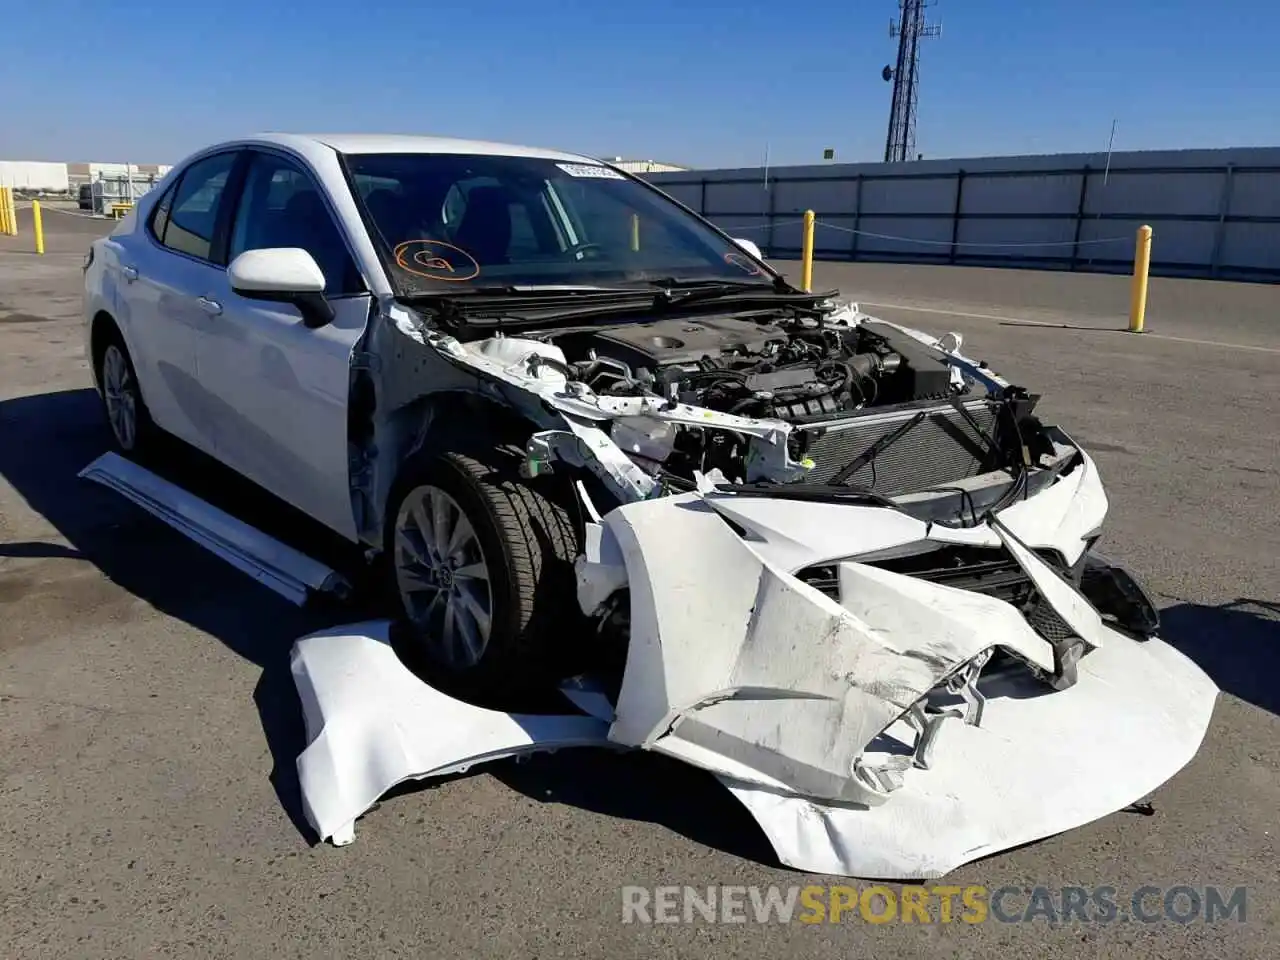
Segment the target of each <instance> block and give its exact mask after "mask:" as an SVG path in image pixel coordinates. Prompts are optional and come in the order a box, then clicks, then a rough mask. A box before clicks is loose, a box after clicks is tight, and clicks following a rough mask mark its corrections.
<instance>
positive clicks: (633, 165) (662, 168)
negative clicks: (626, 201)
mask: <svg viewBox="0 0 1280 960" xmlns="http://www.w3.org/2000/svg"><path fill="white" fill-rule="evenodd" d="M609 162H610V163H612V164H613V165H614V166H615V167H617V168H618V169H619V170H625V171H627V173H673V172H675V171H677V170H688V169H689V168H688V167H677V166H676V165H675V164H674V163H661V162H660V161H658V160H624V159H623V158H622V157H613V158H612V159H611V160H610V161H609Z"/></svg>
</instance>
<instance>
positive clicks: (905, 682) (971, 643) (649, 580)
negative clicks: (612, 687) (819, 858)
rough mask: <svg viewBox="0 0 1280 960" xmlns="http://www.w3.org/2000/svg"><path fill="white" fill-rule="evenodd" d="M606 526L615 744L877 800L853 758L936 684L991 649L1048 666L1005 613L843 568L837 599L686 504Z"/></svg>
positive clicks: (892, 577) (983, 602)
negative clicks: (612, 553) (619, 673)
mask: <svg viewBox="0 0 1280 960" xmlns="http://www.w3.org/2000/svg"><path fill="white" fill-rule="evenodd" d="M604 523H605V525H606V527H607V530H608V532H609V533H610V534H612V535H613V536H614V537H615V538H616V539H617V542H618V545H619V547H620V549H621V552H622V554H623V557H624V558H625V563H626V567H627V573H628V579H629V584H630V592H631V641H630V646H629V649H628V654H627V665H626V671H625V673H624V677H623V683H622V689H621V692H620V695H619V698H618V705H617V719H616V720H615V722H614V724H613V726H612V728H611V729H610V732H609V736H610V739H612V740H614V741H616V742H618V743H623V744H627V745H632V746H642V747H645V748H647V749H652V750H657V751H660V752H667V753H672V754H673V755H676V756H680V757H682V758H683V759H685V760H687V761H689V762H691V763H698V764H699V765H706V766H708V768H709V769H711V770H712V771H713V772H716V773H722V774H726V775H730V776H735V777H741V776H744V775H745V776H747V778H748V779H750V780H751V781H752V782H755V783H759V784H762V785H767V784H773V783H779V784H782V785H783V786H784V787H785V788H786V789H788V790H790V791H792V792H795V793H798V794H801V795H804V796H808V797H811V798H817V799H820V800H839V801H857V802H862V803H867V804H875V803H880V802H883V800H884V794H883V793H881V792H880V791H879V790H878V789H877V788H875V787H871V786H869V785H868V784H867V783H866V782H865V781H864V780H862V779H860V778H858V777H857V776H855V773H854V761H855V760H856V759H857V758H858V757H859V755H860V754H861V753H862V751H863V748H864V747H865V746H866V745H867V744H868V743H869V742H870V741H871V740H872V739H873V738H874V737H876V735H877V734H878V733H879V732H880V731H881V730H883V729H884V728H885V727H887V726H888V725H889V724H890V723H892V722H893V721H894V720H895V718H897V717H898V716H900V715H901V714H902V713H903V712H904V711H906V710H907V709H908V708H909V707H911V705H912V704H914V703H915V702H916V701H918V700H919V699H920V698H921V697H923V696H924V695H925V694H926V693H927V692H928V691H929V690H931V689H932V688H933V687H935V686H936V685H937V684H938V683H939V682H940V681H941V680H943V679H944V678H946V677H947V676H949V675H950V674H951V673H952V672H954V671H955V670H956V669H958V668H959V667H961V666H962V665H963V664H965V663H966V662H967V661H969V660H971V659H972V658H973V657H975V656H977V655H978V654H980V653H982V652H983V651H984V650H986V649H988V648H990V647H992V646H993V645H1000V646H1003V647H1005V648H1007V649H1009V650H1011V651H1013V652H1015V653H1017V654H1018V655H1019V656H1020V657H1022V658H1023V659H1024V660H1026V661H1028V662H1030V663H1033V664H1035V665H1037V666H1038V667H1040V668H1041V669H1044V670H1046V671H1051V670H1052V669H1053V665H1054V659H1053V651H1052V649H1051V648H1050V647H1049V645H1048V644H1047V643H1046V642H1045V641H1044V640H1043V639H1042V638H1041V637H1039V636H1038V635H1037V634H1036V633H1035V632H1034V631H1033V630H1032V629H1031V628H1030V627H1029V626H1028V625H1027V623H1026V621H1025V619H1024V618H1023V617H1022V616H1021V615H1020V614H1019V613H1018V612H1017V610H1015V609H1014V608H1013V607H1011V606H1009V605H1008V604H1005V603H1002V602H1001V601H999V600H997V599H995V598H992V597H987V596H983V595H981V594H976V593H972V592H968V591H962V590H955V589H951V588H949V587H944V586H940V585H937V584H931V583H927V582H924V581H920V580H916V579H913V578H910V577H905V576H901V575H898V574H894V573H890V572H888V571H884V570H880V569H877V568H874V567H870V566H866V565H863V564H856V563H848V562H846V563H844V564H841V568H840V570H841V572H840V576H841V578H842V581H847V583H848V586H846V587H845V588H844V589H843V590H842V594H843V595H844V596H846V599H845V600H844V605H843V606H842V605H841V604H838V603H836V602H835V601H834V600H832V599H830V598H829V597H827V596H826V595H824V594H822V593H820V592H819V591H817V590H815V589H813V588H811V587H809V586H807V585H806V584H804V583H802V582H800V581H799V580H797V579H796V578H794V577H792V576H790V575H789V574H787V573H784V572H782V571H780V570H778V569H777V568H776V567H774V566H772V565H771V564H769V563H768V562H767V561H765V560H764V559H763V558H762V557H761V556H760V555H759V554H757V553H756V552H755V551H754V550H753V549H752V547H751V545H750V544H748V543H747V542H746V541H744V540H743V539H741V538H740V537H739V536H738V535H737V534H735V533H734V532H733V530H732V529H730V528H729V526H728V525H727V524H725V523H724V521H723V520H722V519H721V518H720V517H719V515H718V514H717V513H716V512H715V511H714V510H712V509H710V508H709V507H708V505H707V504H705V503H703V502H701V501H700V500H699V499H698V498H697V497H696V496H695V495H689V496H684V497H668V498H664V499H661V500H653V501H647V502H644V503H637V504H629V505H626V506H623V507H620V508H618V509H616V510H614V511H612V512H611V513H610V514H609V515H608V516H606V517H605V518H604ZM691 747H692V748H696V749H690V748H691ZM744 771H750V773H747V774H744Z"/></svg>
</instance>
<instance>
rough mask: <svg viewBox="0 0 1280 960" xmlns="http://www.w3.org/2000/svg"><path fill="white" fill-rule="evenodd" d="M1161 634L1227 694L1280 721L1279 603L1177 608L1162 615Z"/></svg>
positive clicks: (1245, 599)
mask: <svg viewBox="0 0 1280 960" xmlns="http://www.w3.org/2000/svg"><path fill="white" fill-rule="evenodd" d="M1160 634H1161V637H1162V638H1163V639H1164V640H1165V641H1166V642H1168V643H1169V644H1170V645H1172V646H1174V647H1176V648H1177V649H1178V650H1181V651H1182V652H1183V653H1185V654H1186V655H1187V656H1188V657H1190V658H1191V659H1192V660H1194V661H1195V662H1196V663H1197V664H1198V665H1199V666H1200V669H1202V670H1203V671H1204V672H1205V673H1207V674H1208V675H1209V677H1210V678H1211V679H1212V680H1213V682H1214V683H1216V684H1217V685H1218V687H1219V689H1221V690H1222V691H1223V692H1224V693H1229V694H1231V695H1232V696H1235V697H1239V698H1240V699H1241V700H1245V701H1247V702H1249V703H1252V704H1254V705H1255V706H1258V707H1261V708H1262V709H1263V710H1268V711H1270V712H1271V713H1274V714H1276V715H1277V716H1280V683H1278V682H1277V681H1276V677H1277V676H1280V603H1276V602H1274V601H1267V600H1256V599H1251V598H1248V597H1240V598H1237V599H1236V600H1233V601H1231V602H1230V603H1223V604H1218V605H1216V606H1210V605H1206V604H1199V603H1178V604H1175V605H1174V606H1171V607H1165V608H1164V609H1163V610H1161V611H1160Z"/></svg>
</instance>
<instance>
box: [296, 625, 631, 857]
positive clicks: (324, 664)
mask: <svg viewBox="0 0 1280 960" xmlns="http://www.w3.org/2000/svg"><path fill="white" fill-rule="evenodd" d="M389 630H390V626H389V624H388V623H387V622H386V621H384V620H377V621H370V622H367V623H356V624H350V625H348V626H343V627H335V628H333V629H332V630H324V631H321V632H319V633H313V634H310V635H309V636H306V637H303V638H302V639H301V640H298V641H297V642H296V643H295V644H294V646H293V653H292V657H291V663H292V668H293V679H294V683H295V684H296V685H297V687H298V696H299V698H300V699H301V701H302V713H303V717H304V719H305V721H306V729H307V748H306V749H305V750H303V751H302V754H301V755H300V756H299V757H298V780H299V782H300V784H301V786H302V806H303V812H304V813H305V814H306V818H307V822H308V823H310V824H311V826H312V827H313V828H314V829H315V831H316V833H317V834H319V836H320V838H321V839H322V840H324V839H332V840H333V842H334V844H335V845H337V846H341V845H343V844H345V843H350V842H351V841H352V840H354V839H355V821H356V818H357V817H359V816H360V815H361V814H363V813H364V812H365V811H367V810H368V809H369V808H370V807H372V806H373V804H374V803H375V802H377V800H378V798H379V797H380V796H382V795H383V794H384V793H386V792H387V791H388V790H390V789H391V788H392V787H394V786H395V785H396V784H398V783H401V782H403V781H406V780H422V779H425V778H428V777H441V776H445V775H447V774H451V773H462V772H465V771H467V770H469V769H470V768H471V767H472V766H474V765H476V764H478V763H487V762H488V761H490V760H498V759H501V758H504V757H514V756H519V755H522V754H528V753H537V752H540V751H549V750H558V749H561V748H564V747H603V746H608V742H607V739H606V733H607V731H608V725H607V724H606V723H604V722H603V721H601V720H599V719H597V718H595V717H588V716H561V715H555V716H541V715H522V714H510V713H503V712H501V711H498V710H489V709H486V708H485V707H478V706H475V705H474V704H470V703H464V702H463V701H461V700H455V699H454V698H453V697H450V696H448V695H447V694H445V693H443V692H441V691H440V690H436V689H435V688H433V687H431V686H428V685H427V684H426V683H424V682H423V681H422V680H421V679H419V678H418V677H417V675H415V674H414V673H412V672H411V671H410V670H409V668H408V667H406V666H405V665H404V664H403V663H402V662H401V661H400V658H399V657H398V656H396V653H395V651H394V650H393V649H392V647H391V642H390V637H389Z"/></svg>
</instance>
